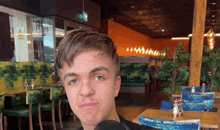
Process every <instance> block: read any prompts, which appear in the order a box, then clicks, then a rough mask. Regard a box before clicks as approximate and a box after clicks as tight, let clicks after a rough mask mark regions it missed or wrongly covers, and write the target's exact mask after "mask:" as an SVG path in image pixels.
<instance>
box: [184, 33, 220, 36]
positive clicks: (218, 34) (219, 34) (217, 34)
mask: <svg viewBox="0 0 220 130" xmlns="http://www.w3.org/2000/svg"><path fill="white" fill-rule="evenodd" d="M188 36H189V37H192V34H189V35H188ZM204 36H205V37H207V34H204ZM216 36H217V37H219V36H220V33H216V34H215V37H216Z"/></svg>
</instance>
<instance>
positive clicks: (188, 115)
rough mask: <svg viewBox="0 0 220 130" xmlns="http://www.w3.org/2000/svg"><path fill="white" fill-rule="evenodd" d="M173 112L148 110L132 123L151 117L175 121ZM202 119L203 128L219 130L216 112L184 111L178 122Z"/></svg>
mask: <svg viewBox="0 0 220 130" xmlns="http://www.w3.org/2000/svg"><path fill="white" fill-rule="evenodd" d="M172 112H173V111H165V110H160V109H146V110H145V111H144V112H142V113H141V114H140V115H139V116H137V117H136V118H135V119H134V120H133V121H132V122H134V123H137V124H138V123H139V117H140V116H143V117H149V118H154V119H160V120H174V118H173V115H172V114H173V113H172ZM192 119H200V120H201V127H202V128H219V117H218V114H216V113H215V112H190V111H184V112H183V116H181V117H178V118H177V119H176V120H192Z"/></svg>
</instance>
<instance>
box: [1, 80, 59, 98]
mask: <svg viewBox="0 0 220 130" xmlns="http://www.w3.org/2000/svg"><path fill="white" fill-rule="evenodd" d="M60 85H61V84H60V83H54V84H51V85H46V86H42V85H35V86H34V88H40V87H42V88H43V89H44V90H50V88H51V87H53V86H60ZM28 88H31V87H30V86H29V87H28ZM21 93H26V91H25V89H22V90H17V89H11V90H7V91H5V96H6V97H14V96H16V95H18V94H21Z"/></svg>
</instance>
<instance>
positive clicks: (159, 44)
mask: <svg viewBox="0 0 220 130" xmlns="http://www.w3.org/2000/svg"><path fill="white" fill-rule="evenodd" d="M151 41H152V48H153V49H156V50H158V51H161V50H162V49H163V48H164V47H165V46H169V47H170V50H169V53H168V56H169V57H173V53H174V49H175V48H176V47H177V44H178V43H180V42H182V43H183V44H184V45H187V46H188V45H189V40H171V39H151ZM185 50H186V51H188V47H187V48H186V49H185Z"/></svg>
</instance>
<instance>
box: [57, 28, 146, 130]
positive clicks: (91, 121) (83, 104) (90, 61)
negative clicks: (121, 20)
mask: <svg viewBox="0 0 220 130" xmlns="http://www.w3.org/2000/svg"><path fill="white" fill-rule="evenodd" d="M56 65H57V68H58V74H59V76H60V79H61V81H62V83H63V85H64V86H65V91H66V94H67V97H68V99H69V103H70V107H71V109H72V111H73V112H74V113H75V114H76V116H77V117H78V118H79V119H80V121H81V123H82V126H83V129H84V130H94V128H95V127H96V126H97V125H98V124H99V123H100V122H102V121H104V120H114V121H117V122H120V123H122V124H123V125H124V126H125V127H126V128H127V129H130V130H138V129H148V128H149V127H145V126H140V125H138V124H134V123H132V122H130V121H127V120H125V119H124V118H123V117H121V116H119V115H118V114H117V112H116V106H115V97H117V96H118V93H119V90H120V85H121V78H120V76H119V71H120V70H119V65H120V64H119V60H118V55H117V49H116V46H115V45H114V42H113V41H112V39H111V38H109V37H108V36H107V35H103V34H99V33H96V32H93V31H89V30H83V29H78V30H72V31H70V32H68V33H67V34H66V36H65V37H64V38H63V39H62V40H61V42H60V45H59V47H58V50H57V52H56ZM149 129H150V128H149Z"/></svg>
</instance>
